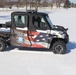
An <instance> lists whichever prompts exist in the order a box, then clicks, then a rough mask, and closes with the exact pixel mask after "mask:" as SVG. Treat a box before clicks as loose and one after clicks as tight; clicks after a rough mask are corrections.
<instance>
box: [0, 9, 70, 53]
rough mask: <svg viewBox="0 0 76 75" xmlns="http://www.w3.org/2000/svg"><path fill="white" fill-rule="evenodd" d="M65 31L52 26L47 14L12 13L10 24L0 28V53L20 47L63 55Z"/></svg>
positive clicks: (34, 12) (66, 38) (33, 12)
mask: <svg viewBox="0 0 76 75" xmlns="http://www.w3.org/2000/svg"><path fill="white" fill-rule="evenodd" d="M67 30H68V29H65V28H64V27H62V26H55V25H53V24H52V22H51V21H50V19H49V16H48V14H47V13H43V12H37V11H34V10H31V11H27V12H13V13H12V14H11V22H7V23H6V24H5V27H3V26H2V27H1V28H0V51H4V50H5V48H6V47H7V46H20V47H31V48H47V49H51V50H52V51H53V52H54V53H56V54H64V53H65V52H66V44H67V43H68V41H69V36H68V34H67Z"/></svg>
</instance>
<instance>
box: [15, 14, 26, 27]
mask: <svg viewBox="0 0 76 75" xmlns="http://www.w3.org/2000/svg"><path fill="white" fill-rule="evenodd" d="M14 25H15V26H16V27H19V28H24V27H26V17H25V16H24V15H15V16H14Z"/></svg>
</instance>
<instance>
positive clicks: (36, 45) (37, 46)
mask: <svg viewBox="0 0 76 75" xmlns="http://www.w3.org/2000/svg"><path fill="white" fill-rule="evenodd" d="M32 47H35V48H45V47H44V46H41V45H39V44H32Z"/></svg>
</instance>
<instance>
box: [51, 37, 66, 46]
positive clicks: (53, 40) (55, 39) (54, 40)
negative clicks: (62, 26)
mask: <svg viewBox="0 0 76 75" xmlns="http://www.w3.org/2000/svg"><path fill="white" fill-rule="evenodd" d="M56 41H63V42H64V43H65V44H66V41H65V40H64V39H62V38H59V39H58V38H53V39H52V41H51V44H50V47H52V45H53V44H54V43H55V42H56Z"/></svg>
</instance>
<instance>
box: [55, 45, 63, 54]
mask: <svg viewBox="0 0 76 75" xmlns="http://www.w3.org/2000/svg"><path fill="white" fill-rule="evenodd" d="M55 51H56V52H57V53H61V52H62V51H63V47H62V46H61V45H56V46H55Z"/></svg>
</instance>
